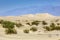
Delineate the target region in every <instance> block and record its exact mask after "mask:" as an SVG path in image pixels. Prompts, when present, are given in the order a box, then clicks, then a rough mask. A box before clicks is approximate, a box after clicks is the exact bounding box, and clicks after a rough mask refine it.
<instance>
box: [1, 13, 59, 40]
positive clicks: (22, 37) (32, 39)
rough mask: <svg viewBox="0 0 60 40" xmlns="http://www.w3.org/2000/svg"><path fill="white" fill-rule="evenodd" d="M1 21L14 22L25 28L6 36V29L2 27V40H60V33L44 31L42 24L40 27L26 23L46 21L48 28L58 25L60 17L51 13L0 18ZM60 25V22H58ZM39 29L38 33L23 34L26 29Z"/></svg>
mask: <svg viewBox="0 0 60 40" xmlns="http://www.w3.org/2000/svg"><path fill="white" fill-rule="evenodd" d="M0 19H1V20H7V21H12V22H15V23H19V22H20V23H22V24H23V25H24V26H23V27H21V28H16V27H15V29H16V30H17V34H11V35H7V34H5V32H4V31H5V29H4V28H2V26H1V25H0V40H59V39H60V31H56V30H54V31H49V32H48V31H44V29H43V26H44V25H42V24H41V22H40V23H39V25H38V26H36V25H32V26H30V25H27V24H26V23H27V22H29V23H31V22H33V21H36V20H37V21H46V22H47V23H48V25H47V26H49V25H50V23H52V22H53V23H57V22H55V21H56V20H57V19H59V20H60V17H57V16H53V15H51V14H49V13H43V14H34V15H33V14H28V15H22V16H5V17H0ZM58 23H60V21H58ZM33 26H35V27H37V28H38V30H37V31H36V32H31V31H30V33H28V34H26V33H24V32H23V30H24V29H30V28H31V27H33Z"/></svg>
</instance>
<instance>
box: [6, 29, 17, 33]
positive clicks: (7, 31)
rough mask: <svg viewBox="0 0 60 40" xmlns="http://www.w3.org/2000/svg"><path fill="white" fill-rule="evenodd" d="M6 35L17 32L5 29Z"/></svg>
mask: <svg viewBox="0 0 60 40" xmlns="http://www.w3.org/2000/svg"><path fill="white" fill-rule="evenodd" d="M5 32H6V34H17V31H16V30H15V29H6V30H5Z"/></svg>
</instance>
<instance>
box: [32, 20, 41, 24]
mask: <svg viewBox="0 0 60 40" xmlns="http://www.w3.org/2000/svg"><path fill="white" fill-rule="evenodd" d="M39 22H40V21H33V22H32V25H38V24H39Z"/></svg>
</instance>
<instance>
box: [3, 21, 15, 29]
mask: <svg viewBox="0 0 60 40" xmlns="http://www.w3.org/2000/svg"><path fill="white" fill-rule="evenodd" d="M14 25H15V24H14V23H13V22H10V21H4V22H3V23H2V26H3V28H14Z"/></svg>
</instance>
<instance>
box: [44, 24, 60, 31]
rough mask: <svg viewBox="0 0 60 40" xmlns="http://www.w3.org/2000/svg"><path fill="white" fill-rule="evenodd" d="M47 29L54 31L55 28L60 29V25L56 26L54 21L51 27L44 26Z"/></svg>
mask: <svg viewBox="0 0 60 40" xmlns="http://www.w3.org/2000/svg"><path fill="white" fill-rule="evenodd" d="M44 29H46V30H47V31H53V30H60V26H55V24H54V23H52V24H51V25H50V26H49V27H47V26H46V27H44Z"/></svg>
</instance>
